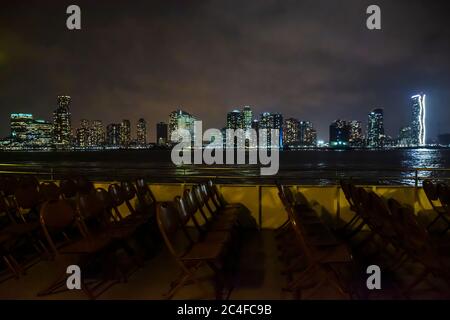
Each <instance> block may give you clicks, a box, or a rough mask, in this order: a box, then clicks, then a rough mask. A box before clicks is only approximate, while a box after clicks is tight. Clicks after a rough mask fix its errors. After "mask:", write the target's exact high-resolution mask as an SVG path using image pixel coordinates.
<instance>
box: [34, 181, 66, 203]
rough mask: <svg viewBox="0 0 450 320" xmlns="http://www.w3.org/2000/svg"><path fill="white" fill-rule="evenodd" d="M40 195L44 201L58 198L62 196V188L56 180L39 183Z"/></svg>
mask: <svg viewBox="0 0 450 320" xmlns="http://www.w3.org/2000/svg"><path fill="white" fill-rule="evenodd" d="M39 195H40V196H41V199H42V200H44V201H48V200H58V199H59V198H60V197H61V190H60V188H59V187H58V186H57V185H56V184H55V183H54V182H42V183H41V184H40V185H39Z"/></svg>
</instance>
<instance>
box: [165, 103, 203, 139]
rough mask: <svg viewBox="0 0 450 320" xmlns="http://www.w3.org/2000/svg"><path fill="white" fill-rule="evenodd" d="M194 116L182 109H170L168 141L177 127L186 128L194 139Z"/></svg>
mask: <svg viewBox="0 0 450 320" xmlns="http://www.w3.org/2000/svg"><path fill="white" fill-rule="evenodd" d="M195 120H196V119H195V117H194V116H193V115H191V114H189V113H188V112H186V111H183V110H180V109H179V110H176V111H172V112H171V113H170V115H169V132H168V133H169V137H168V138H169V141H172V133H173V132H174V131H176V130H178V129H186V130H188V131H189V132H190V133H191V137H192V139H194V122H195Z"/></svg>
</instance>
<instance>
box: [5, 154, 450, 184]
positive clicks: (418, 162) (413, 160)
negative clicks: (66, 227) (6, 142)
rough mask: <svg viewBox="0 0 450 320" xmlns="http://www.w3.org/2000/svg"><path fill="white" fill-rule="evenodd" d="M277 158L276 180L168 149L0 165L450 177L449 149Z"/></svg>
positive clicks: (306, 177)
mask: <svg viewBox="0 0 450 320" xmlns="http://www.w3.org/2000/svg"><path fill="white" fill-rule="evenodd" d="M6 156H8V157H7V158H5V157H6ZM13 156H14V157H13ZM279 160H280V168H279V172H278V174H277V175H276V176H268V177H261V176H260V167H259V166H258V165H239V166H238V165H233V166H227V165H218V166H207V165H188V166H175V165H174V164H172V162H171V160H170V151H157V150H152V151H140V152H132V151H126V152H117V153H111V152H95V153H79V154H77V153H75V154H74V153H70V154H67V156H65V155H64V154H60V153H53V154H52V153H49V154H24V155H21V154H19V155H18V154H14V155H9V154H7V155H4V154H3V155H0V161H2V162H4V163H16V164H17V165H18V166H19V167H20V165H21V164H22V165H23V164H25V163H29V164H31V165H35V166H37V168H40V169H39V170H42V171H48V170H49V168H51V170H53V172H55V173H57V174H60V175H61V176H63V175H67V174H68V172H70V173H72V172H73V174H86V175H89V176H90V177H91V178H92V179H95V178H98V179H102V178H103V179H107V178H112V179H114V178H117V179H132V178H134V177H138V176H145V177H149V179H152V178H153V179H155V180H159V181H164V180H170V179H173V178H178V179H184V178H189V177H192V179H197V177H202V176H203V177H224V179H225V178H230V177H232V178H235V179H237V180H239V181H240V182H246V183H252V182H261V181H262V180H264V181H270V182H273V181H274V180H277V181H289V182H290V181H292V183H304V184H327V183H335V182H336V181H338V180H339V179H346V178H352V179H355V180H356V179H358V180H360V181H361V183H399V184H414V179H415V174H416V173H415V169H424V168H427V169H435V171H427V170H420V171H419V172H418V176H419V178H420V179H424V178H439V179H441V178H450V171H443V170H441V171H439V170H440V169H450V149H395V150H353V151H351V150H346V151H340V152H336V151H330V150H323V151H317V150H316V151H311V150H310V151H291V152H281V153H280V159H279ZM5 170H6V169H5ZM197 180H198V179H197Z"/></svg>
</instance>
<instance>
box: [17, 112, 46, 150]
mask: <svg viewBox="0 0 450 320" xmlns="http://www.w3.org/2000/svg"><path fill="white" fill-rule="evenodd" d="M10 125H11V138H10V141H11V142H12V143H13V144H14V145H15V146H16V147H18V148H23V149H29V148H31V149H43V148H49V147H51V144H52V133H53V126H52V124H51V123H49V122H47V121H45V120H40V119H34V117H33V115H32V114H29V113H12V114H11V117H10Z"/></svg>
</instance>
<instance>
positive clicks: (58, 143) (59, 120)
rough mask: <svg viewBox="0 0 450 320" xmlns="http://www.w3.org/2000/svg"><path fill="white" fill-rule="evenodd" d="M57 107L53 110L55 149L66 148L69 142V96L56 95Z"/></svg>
mask: <svg viewBox="0 0 450 320" xmlns="http://www.w3.org/2000/svg"><path fill="white" fill-rule="evenodd" d="M57 101H58V107H57V108H56V110H55V111H54V112H53V143H54V145H55V147H56V148H57V149H67V148H68V147H70V142H71V131H72V129H71V120H70V109H69V107H70V102H71V99H70V97H69V96H58V100H57Z"/></svg>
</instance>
